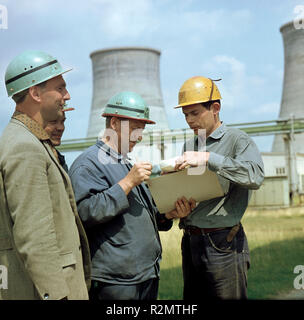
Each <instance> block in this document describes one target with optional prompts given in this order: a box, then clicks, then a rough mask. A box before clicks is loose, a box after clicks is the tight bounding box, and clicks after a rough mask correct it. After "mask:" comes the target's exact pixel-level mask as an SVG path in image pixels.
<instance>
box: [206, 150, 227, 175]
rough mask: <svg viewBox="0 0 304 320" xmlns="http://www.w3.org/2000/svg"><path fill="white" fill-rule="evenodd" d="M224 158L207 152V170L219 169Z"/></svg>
mask: <svg viewBox="0 0 304 320" xmlns="http://www.w3.org/2000/svg"><path fill="white" fill-rule="evenodd" d="M224 159H225V157H224V156H222V155H220V154H217V153H214V152H209V159H208V168H209V169H210V170H211V171H218V170H220V169H221V167H222V165H223V163H224Z"/></svg>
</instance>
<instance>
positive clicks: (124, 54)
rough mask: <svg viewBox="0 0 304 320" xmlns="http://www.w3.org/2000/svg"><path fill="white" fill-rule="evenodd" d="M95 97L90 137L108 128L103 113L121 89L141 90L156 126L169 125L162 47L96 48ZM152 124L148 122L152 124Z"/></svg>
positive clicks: (90, 122)
mask: <svg viewBox="0 0 304 320" xmlns="http://www.w3.org/2000/svg"><path fill="white" fill-rule="evenodd" d="M90 57H91V59H92V67H93V100H92V106H91V114H90V121H89V127H88V132H87V137H96V136H98V134H99V133H100V131H101V130H103V129H104V128H105V120H104V118H102V117H101V114H102V113H103V110H104V108H105V106H106V103H107V102H108V100H109V98H110V97H112V96H113V95H114V94H116V93H118V92H120V91H134V92H136V93H138V94H140V95H141V96H142V97H143V99H144V100H145V101H146V103H147V104H148V106H149V107H150V119H151V120H154V121H155V122H156V125H153V126H151V128H152V127H153V129H169V126H168V120H167V116H166V111H165V108H164V104H163V99H162V92H161V87H160V73H159V62H160V51H158V50H155V49H151V48H138V47H122V48H111V49H105V50H98V51H94V52H92V53H91V55H90ZM149 127H150V126H147V128H149Z"/></svg>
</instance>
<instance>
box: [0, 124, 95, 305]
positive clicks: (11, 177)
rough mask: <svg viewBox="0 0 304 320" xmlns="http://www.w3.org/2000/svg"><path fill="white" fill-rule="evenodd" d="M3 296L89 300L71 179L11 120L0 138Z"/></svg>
mask: <svg viewBox="0 0 304 320" xmlns="http://www.w3.org/2000/svg"><path fill="white" fill-rule="evenodd" d="M0 170H1V171H0V172H1V174H0V265H3V266H5V267H6V268H7V271H8V282H7V284H8V288H7V289H3V288H2V289H0V300H1V299H62V298H64V297H67V298H68V299H88V287H89V283H90V269H91V265H90V254H89V247H88V241H87V237H86V234H85V231H84V229H83V226H82V223H81V221H80V218H79V216H78V213H77V208H76V203H75V199H74V193H73V190H72V186H71V182H70V179H69V177H68V175H67V174H66V172H65V171H64V170H63V168H62V167H61V166H60V164H59V163H58V161H57V159H56V157H55V156H54V153H53V152H52V149H51V147H50V145H49V144H48V143H47V142H46V141H40V140H39V139H38V138H37V137H36V136H35V135H34V134H33V133H32V132H31V131H30V130H29V128H28V127H27V126H26V125H24V124H23V123H22V122H20V121H18V120H16V119H11V121H10V123H9V124H8V126H7V127H6V129H5V130H4V132H3V134H2V136H1V138H0Z"/></svg>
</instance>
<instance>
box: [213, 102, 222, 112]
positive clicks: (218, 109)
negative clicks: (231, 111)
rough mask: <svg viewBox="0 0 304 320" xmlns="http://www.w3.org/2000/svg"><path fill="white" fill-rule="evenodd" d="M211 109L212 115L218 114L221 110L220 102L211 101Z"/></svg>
mask: <svg viewBox="0 0 304 320" xmlns="http://www.w3.org/2000/svg"><path fill="white" fill-rule="evenodd" d="M211 109H212V113H213V114H214V115H218V114H219V112H220V110H221V104H220V103H218V102H214V103H212V106H211Z"/></svg>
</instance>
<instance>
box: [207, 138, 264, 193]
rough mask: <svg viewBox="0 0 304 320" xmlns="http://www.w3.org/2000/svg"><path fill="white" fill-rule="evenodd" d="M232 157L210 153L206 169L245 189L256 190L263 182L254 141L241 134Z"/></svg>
mask: <svg viewBox="0 0 304 320" xmlns="http://www.w3.org/2000/svg"><path fill="white" fill-rule="evenodd" d="M233 148H234V152H233V154H234V156H233V157H228V156H223V155H220V154H218V153H214V152H210V155H209V160H208V168H209V169H210V170H212V171H215V172H216V173H217V174H218V175H220V176H221V177H223V178H226V179H228V180H229V181H231V182H232V183H236V184H238V185H240V186H243V187H245V188H247V189H258V188H259V187H260V186H261V184H262V182H263V180H264V165H263V161H262V157H261V154H260V152H259V150H258V148H257V146H256V144H255V143H254V141H253V140H252V139H251V138H250V137H249V136H247V135H246V134H242V135H241V136H240V137H238V139H237V140H236V142H235V144H234V146H233Z"/></svg>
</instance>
